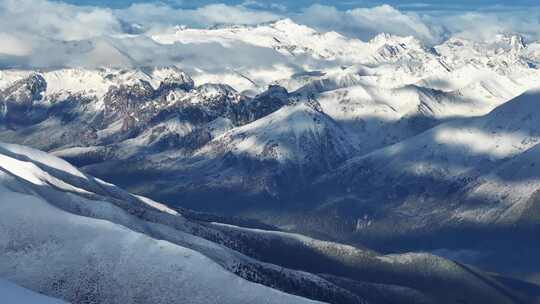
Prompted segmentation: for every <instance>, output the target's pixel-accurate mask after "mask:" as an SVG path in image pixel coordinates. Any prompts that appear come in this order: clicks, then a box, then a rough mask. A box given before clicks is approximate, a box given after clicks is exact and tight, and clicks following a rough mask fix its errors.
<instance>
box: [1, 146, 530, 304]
mask: <svg viewBox="0 0 540 304" xmlns="http://www.w3.org/2000/svg"><path fill="white" fill-rule="evenodd" d="M0 201H1V202H2V204H0V209H1V212H0V217H1V221H0V236H2V237H1V238H0V253H1V255H2V260H1V261H0V277H2V278H3V279H7V280H9V281H11V282H14V283H17V284H18V285H20V286H22V287H25V288H28V289H30V290H33V291H35V292H38V293H41V294H45V295H47V296H51V297H54V298H60V299H64V300H66V301H69V302H71V303H82V302H87V303H124V302H129V303H158V302H167V303H253V302H257V303H316V301H312V300H308V298H309V299H313V300H319V301H324V302H330V303H388V302H399V303H455V301H458V300H459V299H469V300H471V301H473V302H477V301H481V302H490V303H515V301H531V300H533V299H534V296H533V295H534V292H536V291H535V287H533V286H532V285H531V286H530V287H528V288H525V289H523V288H522V287H519V285H518V287H514V286H513V284H518V283H519V282H518V281H515V282H514V283H512V282H513V281H511V280H509V279H503V278H500V277H498V276H495V275H492V274H488V273H484V272H482V271H480V270H476V269H473V268H471V267H470V266H466V265H462V264H459V263H455V262H452V261H449V260H445V259H442V258H438V257H435V256H433V255H429V254H414V253H409V254H402V255H380V254H377V253H375V252H373V251H370V250H367V249H361V248H355V247H352V246H347V245H341V244H337V243H331V242H326V241H319V240H316V239H312V238H308V237H305V236H301V235H296V234H290V233H285V232H279V231H271V230H263V229H261V228H249V227H250V225H248V226H247V228H245V227H239V226H236V225H233V224H231V223H232V222H234V219H226V218H221V220H225V221H227V222H228V223H219V222H216V220H219V218H217V217H212V216H211V215H203V214H197V213H193V212H191V211H189V210H184V209H173V208H170V207H167V206H165V205H163V204H160V203H158V202H155V201H153V200H150V199H148V198H145V197H141V196H135V195H132V194H129V193H127V192H125V191H123V190H121V189H119V188H117V187H115V186H114V185H111V184H108V183H106V182H103V181H101V180H99V179H96V178H94V177H92V176H89V175H87V174H85V173H82V172H80V171H79V170H77V169H76V168H74V167H72V166H71V165H69V164H68V163H67V162H65V161H63V160H60V159H58V158H56V157H53V156H50V155H48V154H46V153H43V152H40V151H37V150H33V149H29V148H26V147H23V146H17V145H10V144H0ZM293 269H299V270H303V271H299V270H293ZM308 271H311V272H312V273H309V272H308ZM126 278H129V279H126ZM520 284H524V283H520ZM525 285H526V284H525ZM225 286H226V287H225ZM449 288H450V289H449ZM0 290H1V291H2V292H3V297H4V298H3V299H4V300H10V303H29V301H40V303H41V302H45V303H48V302H51V303H60V302H59V301H58V302H55V301H54V300H49V299H46V298H44V297H40V296H39V295H36V294H33V293H31V292H29V291H27V290H24V289H22V288H21V287H17V286H15V285H13V284H12V283H7V282H4V281H0ZM531 292H532V293H531ZM292 294H294V295H292ZM6 297H7V298H6ZM47 301H48V302H47Z"/></svg>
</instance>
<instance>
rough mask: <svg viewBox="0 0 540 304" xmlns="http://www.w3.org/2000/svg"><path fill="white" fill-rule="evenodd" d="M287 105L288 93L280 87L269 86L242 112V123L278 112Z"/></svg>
mask: <svg viewBox="0 0 540 304" xmlns="http://www.w3.org/2000/svg"><path fill="white" fill-rule="evenodd" d="M288 103H289V92H287V89H285V88H284V87H282V86H279V85H270V86H269V87H268V90H266V91H265V92H263V93H261V94H259V95H257V96H255V98H253V100H251V101H250V102H249V103H247V104H246V106H245V107H244V109H243V110H242V114H243V115H242V118H241V119H242V121H243V122H250V121H255V120H257V119H259V118H262V117H264V116H266V115H268V114H270V113H273V112H275V111H277V110H279V109H280V108H281V107H283V106H285V105H287V104H288Z"/></svg>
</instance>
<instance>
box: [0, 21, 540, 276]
mask: <svg viewBox="0 0 540 304" xmlns="http://www.w3.org/2000/svg"><path fill="white" fill-rule="evenodd" d="M97 40H99V39H96V41H97ZM96 41H94V42H93V43H97V42H96ZM110 43H116V44H117V45H115V47H117V48H118V50H122V48H125V47H128V46H129V44H128V43H127V42H126V44H124V45H120V44H118V43H119V42H118V41H116V42H115V41H113V40H111V41H110ZM146 43H151V44H152V45H154V44H155V45H159V46H160V47H162V48H163V50H164V54H166V53H167V52H169V51H171V50H175V52H176V51H177V52H178V54H176V55H177V56H176V57H175V58H177V61H175V62H171V63H170V64H171V66H161V67H154V66H153V65H152V62H153V61H152V60H149V61H148V64H149V65H150V67H141V66H138V65H136V66H137V67H134V68H125V69H116V68H110V67H109V68H101V69H84V68H73V69H47V70H40V71H37V70H36V71H27V70H3V71H0V140H2V141H6V142H11V143H19V144H24V145H28V146H32V147H34V148H39V149H42V150H46V151H48V152H51V153H54V154H55V155H57V156H59V157H62V158H64V159H65V160H68V161H69V162H71V163H72V164H75V165H77V166H80V167H81V169H82V170H83V171H85V172H86V173H91V174H93V175H95V176H98V177H100V178H102V179H106V180H108V181H111V182H114V183H116V184H119V185H121V186H124V187H127V188H128V189H129V190H130V191H134V192H136V193H138V194H142V195H147V196H152V197H154V198H157V199H159V200H161V201H163V202H165V203H167V204H168V205H169V207H171V206H172V207H176V206H184V207H186V206H187V207H191V208H196V209H199V210H205V211H212V212H220V213H222V214H227V215H249V216H252V217H256V218H258V219H260V220H264V221H265V222H267V223H271V224H275V225H279V226H280V227H285V228H287V229H292V230H298V231H302V232H307V233H313V234H315V235H317V236H319V235H320V236H324V237H327V238H336V239H340V240H345V241H348V242H356V243H357V244H359V243H361V242H362V241H363V240H364V238H367V239H368V240H369V241H371V240H373V239H377V238H379V237H381V236H392V235H395V234H399V235H406V234H409V235H410V236H414V237H419V235H420V234H422V236H425V234H426V233H427V234H429V235H430V236H431V237H433V238H437V237H436V232H437V231H438V230H437V229H449V230H448V231H453V230H452V229H453V228H455V227H460V229H461V228H463V227H466V228H467V229H469V228H470V227H476V228H478V227H481V229H485V231H488V232H489V231H491V230H490V229H492V228H493V227H497V229H501V230H504V231H505V232H507V233H510V234H512V233H513V232H512V231H511V229H510V230H505V229H507V228H508V227H514V228H515V227H519V229H521V228H523V227H525V226H526V227H529V228H530V227H533V228H534V227H536V226H537V225H538V221H537V219H538V216H537V214H536V213H537V209H536V208H537V204H536V203H535V202H536V196H537V189H538V188H537V186H536V185H537V182H536V178H535V176H536V174H535V173H534V172H535V169H534V168H536V167H535V166H536V165H533V164H534V160H535V159H536V156H535V155H536V154H535V152H534V151H536V150H537V148H536V146H535V145H536V141H537V134H536V133H537V130H536V126H535V124H534V122H535V119H536V116H537V114H538V113H536V106H535V104H534V102H533V101H531V100H534V99H535V98H536V97H535V96H536V94H537V93H528V94H525V95H522V94H523V93H524V92H526V91H528V90H531V89H532V88H535V87H538V86H540V69H539V68H538V67H539V65H538V64H539V62H540V59H539V58H540V56H539V55H538V54H540V52H538V49H539V47H538V42H526V41H525V40H524V39H522V38H521V37H520V36H517V35H514V36H497V37H493V39H491V40H488V41H483V42H480V41H471V40H467V39H463V38H459V37H451V38H450V39H448V40H447V41H445V42H443V43H442V44H440V45H437V46H434V47H427V46H425V45H422V43H421V42H420V41H418V40H416V39H414V38H412V37H397V36H393V35H387V34H380V35H378V36H377V37H375V38H373V39H372V40H371V41H367V42H363V41H360V40H358V39H351V38H347V37H344V36H342V35H340V34H337V33H332V32H330V33H320V32H317V31H315V30H314V29H311V28H309V27H306V26H303V25H298V24H295V23H294V22H292V21H291V20H281V21H278V22H274V23H268V24H260V25H257V26H226V27H225V26H224V27H214V28H210V29H187V28H178V29H177V30H176V31H174V32H164V33H156V34H155V35H154V36H153V37H152V38H151V39H150V38H148V41H146ZM103 47H106V45H104V46H103ZM145 62H146V61H145ZM184 71H187V72H184ZM188 74H189V75H188ZM518 96H519V97H518ZM510 100H515V101H510ZM516 104H517V105H520V106H516ZM524 104H527V105H525V106H524ZM494 109H496V110H495V111H493V110H494ZM492 111H493V112H492ZM512 113H514V114H512ZM516 113H517V114H516ZM514 167H515V168H516V169H513V168H514ZM21 168H23V167H21ZM531 168H532V169H531ZM12 170H17V169H16V168H12ZM45 173H48V174H50V172H45ZM133 176H137V177H138V178H137V179H134V178H133ZM32 178H34V177H32ZM41 178H45V179H47V178H46V177H43V176H41V177H39V178H38V179H37V180H34V181H35V182H38V181H39V180H41ZM54 185H55V187H59V188H60V189H65V190H67V189H71V187H73V186H75V187H77V188H80V189H85V191H88V189H86V188H84V187H79V186H77V185H74V184H73V183H70V182H67V183H65V181H62V179H60V180H54ZM90 192H92V193H95V192H94V191H90ZM232 206H234V208H233V207H232ZM162 209H163V208H162ZM476 228H475V229H476ZM514 228H512V229H514ZM464 229H465V228H464ZM478 229H480V228H478ZM516 229H517V228H516ZM527 229H528V228H527ZM534 229H536V228H534ZM448 231H445V233H446V232H447V233H449V234H450V233H451V232H448ZM488 232H486V234H489V233H488ZM515 234H518V233H517V232H516V233H515ZM467 235H470V234H467ZM494 235H495V233H494V234H491V236H494ZM380 239H381V240H382V239H384V238H382V237H381V238H380ZM439 239H440V240H441V245H436V246H435V245H433V246H435V247H437V246H441V247H442V249H444V250H446V249H447V248H446V247H445V246H448V244H449V243H446V242H447V241H448V242H450V243H451V244H453V243H452V242H453V240H452V239H451V237H448V238H445V237H441V238H439ZM448 239H450V240H448ZM431 240H432V241H433V239H431ZM396 242H397V241H396ZM426 242H427V243H429V242H428V241H426ZM411 243H414V242H411ZM395 244H398V243H394V245H395ZM430 246H431V244H430ZM433 246H431V247H433ZM431 247H430V248H426V250H431V249H433V248H431ZM396 248H401V244H398V245H396V246H395V247H392V248H391V249H392V250H398V249H396ZM383 249H386V248H383ZM435 249H439V248H435ZM492 251H493V252H497V251H498V250H497V249H494V250H492ZM502 255H503V254H501V256H502ZM539 267H540V266H539ZM538 269H540V268H538Z"/></svg>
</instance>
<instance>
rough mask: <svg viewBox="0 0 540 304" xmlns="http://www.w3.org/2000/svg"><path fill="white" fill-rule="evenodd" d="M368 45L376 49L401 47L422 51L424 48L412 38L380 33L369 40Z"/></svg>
mask: <svg viewBox="0 0 540 304" xmlns="http://www.w3.org/2000/svg"><path fill="white" fill-rule="evenodd" d="M368 43H369V44H370V45H372V46H373V47H376V48H380V47H383V46H385V45H389V46H401V47H406V48H411V49H422V48H423V47H424V46H423V44H422V42H420V40H418V39H417V38H415V37H413V36H398V35H393V34H389V33H380V34H378V35H376V36H375V37H373V38H372V39H371V40H369V42H368Z"/></svg>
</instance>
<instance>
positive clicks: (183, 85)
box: [157, 73, 195, 92]
mask: <svg viewBox="0 0 540 304" xmlns="http://www.w3.org/2000/svg"><path fill="white" fill-rule="evenodd" d="M194 87H195V82H194V81H193V79H191V77H189V76H187V75H186V74H184V73H181V74H178V75H175V76H169V77H167V78H165V79H164V80H163V81H162V82H161V83H160V85H159V88H158V89H157V91H158V92H168V91H174V90H183V91H191V90H193V88H194Z"/></svg>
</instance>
